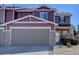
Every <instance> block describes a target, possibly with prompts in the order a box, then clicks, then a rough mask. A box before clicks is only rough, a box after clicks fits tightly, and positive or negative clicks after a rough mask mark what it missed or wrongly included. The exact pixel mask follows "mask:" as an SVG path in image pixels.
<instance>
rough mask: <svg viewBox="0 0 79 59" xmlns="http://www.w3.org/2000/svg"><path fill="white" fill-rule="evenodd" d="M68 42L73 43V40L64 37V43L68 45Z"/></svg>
mask: <svg viewBox="0 0 79 59" xmlns="http://www.w3.org/2000/svg"><path fill="white" fill-rule="evenodd" d="M67 42H70V43H71V40H70V39H66V38H64V39H63V45H67Z"/></svg>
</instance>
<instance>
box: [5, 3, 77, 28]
mask: <svg viewBox="0 0 79 59" xmlns="http://www.w3.org/2000/svg"><path fill="white" fill-rule="evenodd" d="M40 5H41V4H15V6H17V7H26V8H35V7H38V6H40ZM46 5H47V6H49V7H51V8H56V9H57V12H70V13H71V14H72V16H71V24H72V25H74V26H75V27H76V28H77V25H78V24H79V4H46ZM5 6H12V5H9V4H7V5H5Z"/></svg>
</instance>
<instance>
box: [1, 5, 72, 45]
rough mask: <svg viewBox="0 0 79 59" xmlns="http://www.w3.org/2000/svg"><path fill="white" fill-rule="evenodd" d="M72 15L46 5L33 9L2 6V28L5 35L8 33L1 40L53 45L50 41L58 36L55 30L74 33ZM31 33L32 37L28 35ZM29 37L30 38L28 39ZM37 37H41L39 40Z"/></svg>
mask: <svg viewBox="0 0 79 59" xmlns="http://www.w3.org/2000/svg"><path fill="white" fill-rule="evenodd" d="M71 16H72V15H71V13H68V12H57V9H55V8H50V7H48V6H46V5H42V6H39V7H37V8H33V9H28V8H6V7H5V8H0V23H1V25H0V27H1V30H2V29H3V30H2V32H4V33H5V34H4V35H6V36H5V40H3V38H2V39H1V42H2V43H4V42H5V44H6V43H8V42H9V45H18V44H19V45H20V44H21V45H22V44H26V45H28V44H29V45H30V44H32V45H33V44H37V45H39V44H43V45H49V44H51V45H52V44H53V43H49V42H50V41H51V39H52V38H53V40H54V39H55V38H56V37H55V34H56V33H55V32H59V33H60V34H61V33H72V31H73V30H72V27H71V23H70V20H71V19H70V17H71ZM24 29H25V30H24ZM26 29H27V30H26ZM33 29H34V30H33ZM28 31H30V32H28ZM2 32H1V33H2ZM52 32H53V33H52ZM27 33H28V34H27ZM39 33H40V34H39ZM7 34H8V35H7ZM31 34H32V35H31ZM2 35H3V34H2ZM2 35H1V36H2ZM29 35H31V37H32V38H30V37H28V36H29ZM35 35H36V36H37V37H35ZM26 36H27V37H26ZM33 37H34V38H33ZM6 38H7V39H6ZM26 38H27V40H26ZM28 38H30V39H29V40H28ZM37 38H39V39H38V40H37ZM51 42H52V41H51Z"/></svg>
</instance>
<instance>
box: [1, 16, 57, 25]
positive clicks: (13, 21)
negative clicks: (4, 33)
mask: <svg viewBox="0 0 79 59" xmlns="http://www.w3.org/2000/svg"><path fill="white" fill-rule="evenodd" d="M28 17H33V18H36V19H39V20H42V21H44V22H46V23H51V24H56V25H58V24H57V23H54V22H51V21H48V20H45V19H41V18H39V17H36V16H33V15H28V16H24V17H22V18H19V19H16V20H12V21H9V22H6V23H4V24H1V25H0V26H5V25H7V24H10V23H15V22H17V21H20V20H22V19H25V18H28Z"/></svg>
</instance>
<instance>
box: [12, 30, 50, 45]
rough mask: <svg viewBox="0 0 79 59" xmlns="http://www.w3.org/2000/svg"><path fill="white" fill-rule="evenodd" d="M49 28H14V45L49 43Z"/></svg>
mask: <svg viewBox="0 0 79 59" xmlns="http://www.w3.org/2000/svg"><path fill="white" fill-rule="evenodd" d="M48 39H49V29H12V31H11V44H12V45H48V44H49V41H48Z"/></svg>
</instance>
